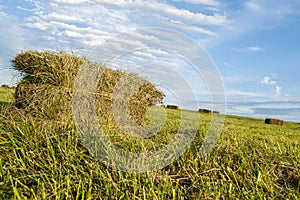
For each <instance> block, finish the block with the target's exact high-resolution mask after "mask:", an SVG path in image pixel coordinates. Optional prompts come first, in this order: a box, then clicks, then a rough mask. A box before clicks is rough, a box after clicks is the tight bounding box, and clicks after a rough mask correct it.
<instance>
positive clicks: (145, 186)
mask: <svg viewBox="0 0 300 200" xmlns="http://www.w3.org/2000/svg"><path fill="white" fill-rule="evenodd" d="M12 97H13V95H12V90H9V89H0V101H1V102H2V103H1V106H2V108H1V115H0V199H299V197H300V124H299V123H292V122H285V123H284V125H283V126H276V125H265V124H264V120H263V119H253V118H246V117H238V116H226V120H225V124H224V127H223V131H222V134H221V136H220V138H219V140H218V141H217V144H216V146H215V148H214V149H213V150H212V151H211V152H210V153H209V154H208V156H206V157H205V158H200V157H199V154H198V152H199V150H200V148H201V143H202V141H203V136H204V135H205V134H206V132H207V129H208V127H209V125H210V115H209V114H201V116H200V119H199V123H197V125H196V126H197V127H196V128H197V135H196V138H195V139H194V141H193V143H192V145H191V146H190V147H189V148H188V150H187V151H186V152H185V153H184V154H183V155H182V156H181V157H180V159H178V160H177V161H175V162H173V163H171V164H170V165H168V166H167V167H164V168H163V169H160V170H157V171H153V172H148V173H129V172H121V171H116V170H113V169H111V168H109V167H107V166H105V165H104V164H102V163H101V162H99V161H97V160H96V159H94V158H93V157H92V156H91V155H90V154H89V153H88V152H87V150H86V149H85V148H84V147H83V145H82V143H81V141H80V139H79V137H78V134H77V133H76V131H75V128H73V129H68V130H66V131H63V130H61V131H57V130H56V131H49V129H42V128H40V127H39V126H38V122H36V121H33V120H32V119H30V118H25V117H24V118H23V117H22V115H17V116H15V118H14V120H11V118H8V117H7V112H8V111H6V108H4V107H3V106H5V107H8V106H10V105H9V104H7V102H13V98H12ZM5 112H6V113H5ZM166 112H167V114H168V116H170V117H168V118H167V121H166V125H165V126H164V129H163V130H162V131H161V132H160V133H159V135H161V136H159V135H158V136H155V137H154V138H153V139H151V138H150V139H149V140H147V141H146V142H145V141H141V140H137V139H134V138H128V137H127V136H122V135H120V134H118V133H110V134H111V135H110V137H111V138H117V139H115V140H114V139H112V140H114V141H115V142H117V141H118V142H119V146H120V147H122V148H124V149H126V150H128V151H134V152H139V151H141V150H143V147H144V146H146V147H149V149H151V144H153V145H154V146H156V147H157V148H158V147H161V146H163V145H164V144H166V143H167V142H169V141H171V139H172V134H174V133H176V131H177V128H176V127H178V124H180V110H171V109H166ZM188 112H189V114H190V115H191V117H193V118H194V117H195V116H196V117H197V116H198V115H200V114H199V113H198V112H192V111H188ZM4 113H5V114H4ZM150 141H151V142H150ZM147 145H148V146H147Z"/></svg>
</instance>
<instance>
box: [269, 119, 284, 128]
mask: <svg viewBox="0 0 300 200" xmlns="http://www.w3.org/2000/svg"><path fill="white" fill-rule="evenodd" d="M265 124H274V125H280V126H282V125H283V120H280V119H273V118H266V119H265Z"/></svg>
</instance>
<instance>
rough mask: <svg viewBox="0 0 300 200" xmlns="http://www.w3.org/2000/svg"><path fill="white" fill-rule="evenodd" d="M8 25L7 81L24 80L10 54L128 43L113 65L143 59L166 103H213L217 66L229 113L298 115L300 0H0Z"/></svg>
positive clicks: (2, 51)
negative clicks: (208, 61)
mask: <svg viewBox="0 0 300 200" xmlns="http://www.w3.org/2000/svg"><path fill="white" fill-rule="evenodd" d="M0 27H1V33H0V34H1V37H0V84H10V85H11V84H15V83H16V81H17V80H18V79H17V77H18V74H17V73H16V72H15V71H13V70H12V67H11V65H10V62H9V60H11V59H12V58H13V57H14V55H16V54H17V53H19V52H21V51H24V50H28V49H33V50H39V51H42V50H52V51H59V50H65V51H68V52H74V53H76V54H78V55H81V56H88V57H89V56H90V57H91V58H92V56H91V55H94V56H95V58H96V57H97V56H99V57H101V55H102V57H103V56H104V55H105V56H106V58H107V55H109V54H113V55H118V54H119V53H122V52H123V53H124V52H125V53H126V55H123V56H122V58H119V59H117V61H116V62H114V63H113V64H112V66H111V67H122V66H124V65H126V67H128V68H125V69H126V70H135V69H137V68H138V67H137V66H138V65H140V66H143V67H142V68H138V70H137V71H138V72H140V73H142V74H143V73H144V75H145V77H148V78H149V79H151V81H154V82H155V83H157V84H158V85H160V86H161V88H164V89H165V92H166V93H167V94H168V95H167V97H166V103H173V104H180V105H181V106H182V107H186V108H190V109H197V107H207V108H210V105H211V104H209V100H210V99H211V98H213V97H212V96H213V93H214V92H215V91H212V90H211V89H212V88H213V87H212V86H211V82H212V81H210V80H211V79H212V77H213V76H211V77H210V76H209V74H210V72H211V73H212V72H213V73H214V75H215V77H218V76H219V77H220V78H221V79H220V80H222V84H223V87H224V95H225V97H226V113H227V114H232V115H241V116H251V117H258V118H266V117H274V118H280V119H283V120H288V121H296V122H300V119H299V116H300V78H299V77H300V45H299V44H300V37H299V35H300V1H299V0H273V1H271V0H226V1H225V0H223V1H221V0H172V1H170V0H164V1H157V0H151V1H147V0H144V1H141V0H137V1H133V0H128V1H126V0H115V1H111V0H49V1H38V0H0ZM142 28H149V29H142ZM151 28H152V29H151ZM159 29H161V31H159ZM166 30H168V31H166ZM165 41H167V42H165ZM195 44H197V45H198V46H197V45H195ZM187 45H188V46H187ZM198 47H201V48H203V50H204V51H201V49H199V48H198ZM103 49H105V50H103ZM136 49H139V50H136ZM125 50H127V51H125ZM131 50H134V51H131ZM91 52H92V53H91ZM102 52H103V53H102ZM179 54H181V55H179ZM182 54H183V55H182ZM201 56H202V57H201ZM203 56H204V57H203ZM196 57H197V58H200V57H201V58H205V59H207V58H210V59H211V61H212V62H211V63H208V65H209V66H210V67H211V71H209V72H208V71H205V69H204V68H201V70H202V72H201V73H200V75H199V72H197V70H195V66H192V64H195V63H197V64H198V65H201V64H203V61H202V63H201V61H200V60H199V59H198V60H197V59H194V58H196ZM97 59H98V60H97ZM97 59H96V61H99V59H100V58H97ZM193 59H194V60H193ZM205 59H204V60H205ZM125 61H126V63H124V62H125ZM189 61H193V62H192V63H191V62H189ZM212 63H213V65H214V66H212ZM201 67H203V66H201ZM214 67H215V69H213V68H214ZM216 73H218V74H216ZM218 80H219V79H218ZM216 82H218V81H216ZM184 86H190V89H189V90H187V89H186V88H184ZM191 91H192V92H191ZM174 92H176V94H174V95H173V96H172V94H173V93H174ZM178 96H179V98H177V100H178V99H180V101H177V100H176V97H178ZM193 98H195V99H196V101H197V105H194V104H193V103H191V104H189V102H190V99H193ZM192 104H193V106H192ZM189 105H190V106H189Z"/></svg>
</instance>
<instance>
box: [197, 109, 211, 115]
mask: <svg viewBox="0 0 300 200" xmlns="http://www.w3.org/2000/svg"><path fill="white" fill-rule="evenodd" d="M198 112H200V113H207V114H210V113H212V111H211V110H209V109H203V108H200V109H199V110H198Z"/></svg>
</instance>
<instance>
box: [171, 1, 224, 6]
mask: <svg viewBox="0 0 300 200" xmlns="http://www.w3.org/2000/svg"><path fill="white" fill-rule="evenodd" d="M173 1H175V2H185V3H189V4H202V5H208V6H218V5H220V3H219V2H218V1H215V0H173Z"/></svg>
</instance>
